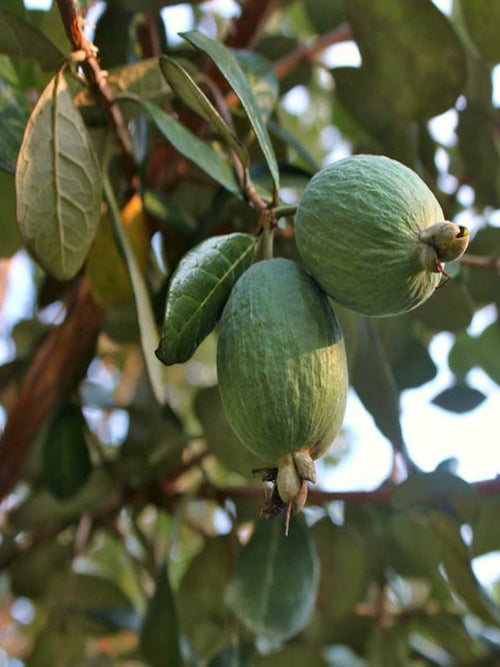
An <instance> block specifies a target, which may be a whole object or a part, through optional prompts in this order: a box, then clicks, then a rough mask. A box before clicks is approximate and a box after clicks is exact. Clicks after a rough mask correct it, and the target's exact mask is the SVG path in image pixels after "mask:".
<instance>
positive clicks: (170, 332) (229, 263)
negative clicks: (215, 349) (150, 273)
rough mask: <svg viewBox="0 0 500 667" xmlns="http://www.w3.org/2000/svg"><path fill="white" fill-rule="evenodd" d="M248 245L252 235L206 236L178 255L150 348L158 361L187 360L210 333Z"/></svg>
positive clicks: (248, 254)
mask: <svg viewBox="0 0 500 667" xmlns="http://www.w3.org/2000/svg"><path fill="white" fill-rule="evenodd" d="M254 248H255V239H254V238H253V237H252V236H250V235H249V234H242V233H239V232H235V233H234V234H227V235H223V236H214V237H212V238H209V239H206V240H205V241H202V242H201V243H200V244H199V245H197V246H196V247H195V248H193V249H192V250H190V251H189V252H188V253H187V254H186V255H185V256H184V257H183V258H182V259H181V261H180V262H179V264H178V266H177V268H176V270H175V271H174V274H173V275H172V278H171V281H170V285H169V290H168V295H167V303H166V307H165V317H164V320H163V327H162V336H161V339H160V345H159V347H158V350H157V351H156V355H157V357H158V359H160V360H161V361H162V362H163V363H164V364H167V365H170V364H177V363H182V362H184V361H187V360H188V359H189V358H190V357H191V356H192V354H193V353H194V351H195V350H196V348H197V347H198V345H199V344H200V343H201V342H202V341H203V340H204V338H205V337H206V336H208V334H209V333H210V332H211V331H212V329H213V327H214V326H215V323H216V321H217V320H218V318H219V316H220V314H221V312H222V309H223V308H224V305H225V303H226V301H227V298H228V297H229V293H230V291H231V289H232V287H233V285H234V284H235V283H236V281H237V280H238V278H239V277H240V276H241V274H242V273H243V272H244V271H245V270H246V269H247V268H248V267H249V266H250V264H251V262H252V259H253V254H254Z"/></svg>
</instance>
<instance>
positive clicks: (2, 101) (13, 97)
mask: <svg viewBox="0 0 500 667" xmlns="http://www.w3.org/2000/svg"><path fill="white" fill-rule="evenodd" d="M0 91H1V96H0V169H3V170H4V171H6V172H7V173H8V174H14V172H15V171H16V161H17V155H18V153H19V148H20V146H21V142H22V140H23V134H24V128H25V127H26V123H27V122H28V116H29V114H28V107H27V104H26V101H25V99H24V94H23V91H22V89H21V83H20V81H19V77H18V76H17V73H16V71H15V69H14V66H13V64H12V62H11V60H10V58H6V57H0Z"/></svg>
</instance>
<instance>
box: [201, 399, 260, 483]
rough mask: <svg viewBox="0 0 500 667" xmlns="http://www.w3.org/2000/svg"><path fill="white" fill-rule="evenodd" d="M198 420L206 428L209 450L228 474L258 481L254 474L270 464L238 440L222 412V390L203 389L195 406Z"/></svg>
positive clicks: (204, 429) (204, 430)
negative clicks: (232, 473)
mask: <svg viewBox="0 0 500 667" xmlns="http://www.w3.org/2000/svg"><path fill="white" fill-rule="evenodd" d="M194 410H195V413H196V416H197V417H198V419H199V420H200V423H201V425H202V427H203V434H204V436H205V439H206V441H207V445H208V448H209V450H210V451H211V452H212V453H213V454H215V456H216V457H217V458H218V459H219V461H221V463H223V464H224V466H225V467H226V468H227V469H228V470H232V471H234V472H237V473H238V474H239V475H243V476H244V477H248V478H250V479H252V478H253V479H255V477H254V475H253V473H252V470H254V469H255V468H259V467H263V465H264V464H265V463H266V462H264V463H263V461H262V459H260V458H258V457H257V456H255V454H253V453H252V452H251V451H250V450H249V449H247V448H246V447H245V445H244V444H243V443H242V442H241V441H240V440H239V439H238V436H237V435H236V433H235V432H234V431H233V429H232V428H231V425H230V424H229V422H228V420H227V417H226V415H225V413H224V410H223V408H222V402H221V398H220V393H219V387H208V388H207V389H202V390H201V391H199V392H198V393H197V395H196V399H195V402H194Z"/></svg>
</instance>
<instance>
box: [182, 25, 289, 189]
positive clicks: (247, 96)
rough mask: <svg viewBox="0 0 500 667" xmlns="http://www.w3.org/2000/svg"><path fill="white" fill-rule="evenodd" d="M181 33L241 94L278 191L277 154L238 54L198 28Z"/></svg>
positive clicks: (237, 92) (239, 95) (236, 92)
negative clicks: (237, 58)
mask: <svg viewBox="0 0 500 667" xmlns="http://www.w3.org/2000/svg"><path fill="white" fill-rule="evenodd" d="M181 36H182V37H184V39H186V40H187V41H188V42H189V43H190V44H191V45H192V46H194V47H195V48H197V49H199V50H200V51H202V52H203V53H205V54H206V55H207V56H209V58H211V59H212V60H213V61H214V63H215V65H216V66H217V68H218V69H219V70H220V72H221V74H222V75H223V76H224V78H225V79H226V80H227V82H228V83H229V85H230V86H231V88H232V89H233V91H234V92H235V94H236V95H237V97H238V98H239V100H240V102H241V103H242V105H243V108H244V109H245V111H246V113H247V116H248V119H249V121H250V123H251V125H252V127H253V129H254V131H255V136H256V137H257V141H258V142H259V145H260V147H261V149H262V152H263V153H264V157H265V159H266V162H267V165H268V167H269V171H270V172H271V178H272V181H273V185H274V190H275V192H277V191H278V189H279V171H278V163H277V161H276V156H275V154H274V150H273V147H272V144H271V140H270V138H269V134H268V132H267V128H266V126H265V124H264V120H263V118H262V114H261V112H260V109H259V106H258V104H257V101H256V100H255V97H254V95H253V93H252V90H251V88H250V85H249V83H248V81H247V79H246V77H245V75H244V74H243V71H242V70H241V67H240V65H239V64H238V61H237V60H236V58H235V56H234V55H233V53H231V51H230V50H229V49H228V48H227V47H226V46H224V45H223V44H221V43H220V42H216V41H215V40H213V39H210V38H209V37H206V36H205V35H204V34H202V33H201V32H199V31H198V30H191V31H189V32H185V33H181Z"/></svg>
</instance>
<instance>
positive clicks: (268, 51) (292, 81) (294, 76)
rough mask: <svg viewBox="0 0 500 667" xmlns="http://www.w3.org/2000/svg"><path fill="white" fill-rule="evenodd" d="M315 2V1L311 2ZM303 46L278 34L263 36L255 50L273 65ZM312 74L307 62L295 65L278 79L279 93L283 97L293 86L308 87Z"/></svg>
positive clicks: (289, 37) (297, 41)
mask: <svg viewBox="0 0 500 667" xmlns="http://www.w3.org/2000/svg"><path fill="white" fill-rule="evenodd" d="M313 2H316V0H313ZM303 46H304V45H303V44H302V43H301V42H299V40H298V39H297V38H296V37H293V36H292V35H283V34H281V33H278V32H273V33H271V34H267V33H266V34H265V35H263V36H262V38H261V39H260V40H259V42H258V44H257V47H256V50H257V52H258V53H262V55H264V56H265V57H266V58H268V59H269V60H271V61H272V62H273V63H276V61H278V60H280V59H281V58H283V57H284V56H286V55H287V54H288V53H291V52H293V51H296V50H298V49H300V48H301V47H303ZM312 73H313V66H312V64H311V62H310V61H309V60H307V61H303V62H300V63H298V64H297V66H296V67H294V68H293V69H292V71H291V72H290V73H288V74H286V75H285V76H284V77H282V78H280V92H281V94H282V95H284V94H285V93H286V92H287V91H289V90H290V89H291V88H293V87H294V86H309V84H310V82H311V77H312Z"/></svg>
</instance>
